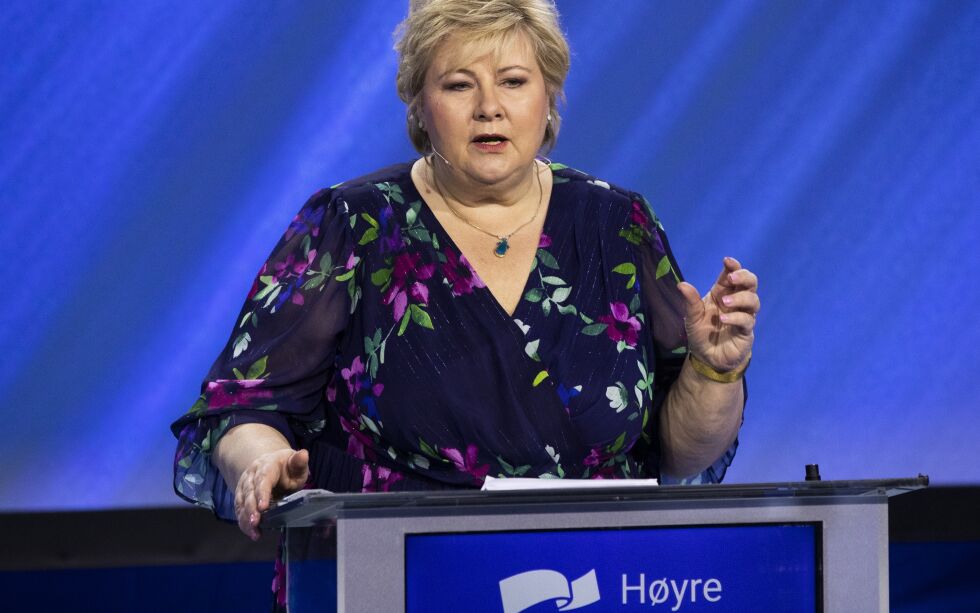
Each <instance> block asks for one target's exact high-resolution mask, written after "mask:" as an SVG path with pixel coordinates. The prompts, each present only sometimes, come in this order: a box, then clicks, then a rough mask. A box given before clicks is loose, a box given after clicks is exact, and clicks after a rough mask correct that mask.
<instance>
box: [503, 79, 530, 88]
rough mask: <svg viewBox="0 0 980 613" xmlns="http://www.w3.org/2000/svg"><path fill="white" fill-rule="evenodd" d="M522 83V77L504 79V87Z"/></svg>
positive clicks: (518, 85)
mask: <svg viewBox="0 0 980 613" xmlns="http://www.w3.org/2000/svg"><path fill="white" fill-rule="evenodd" d="M524 83H525V81H524V79H506V80H504V87H520V86H521V85H524Z"/></svg>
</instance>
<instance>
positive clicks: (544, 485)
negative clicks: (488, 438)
mask: <svg viewBox="0 0 980 613" xmlns="http://www.w3.org/2000/svg"><path fill="white" fill-rule="evenodd" d="M657 485H660V484H659V483H657V480H656V479H528V478H525V477H504V478H498V477H487V479H486V481H484V482H483V487H482V488H481V489H482V490H483V491H485V492H503V491H510V490H568V489H581V488H589V489H613V488H621V487H654V486H657Z"/></svg>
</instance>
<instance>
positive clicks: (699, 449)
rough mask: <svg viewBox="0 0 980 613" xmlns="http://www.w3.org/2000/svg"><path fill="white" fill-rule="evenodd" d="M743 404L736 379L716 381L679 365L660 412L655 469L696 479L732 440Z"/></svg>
mask: <svg viewBox="0 0 980 613" xmlns="http://www.w3.org/2000/svg"><path fill="white" fill-rule="evenodd" d="M744 402H745V396H744V393H743V387H742V381H741V379H739V380H738V381H733V382H731V383H720V382H718V381H713V380H711V379H709V378H707V377H705V376H704V375H701V374H699V373H698V372H697V371H695V370H694V368H693V367H692V366H691V362H690V360H685V361H684V367H683V368H682V369H681V374H680V376H679V377H678V378H677V381H675V382H674V385H673V386H671V389H670V392H669V393H668V395H667V399H666V400H665V401H664V405H663V407H662V408H661V410H660V449H661V453H660V470H661V472H662V473H664V474H666V475H669V476H671V477H675V478H686V477H690V476H692V475H696V474H698V473H700V472H701V471H703V470H704V469H705V468H707V467H708V466H710V465H711V463H712V462H714V461H715V460H717V459H718V458H719V457H720V456H721V455H722V454H723V453H724V452H725V450H726V449H728V448H729V447H730V446H731V444H732V443H733V442H734V441H735V437H736V436H737V435H738V429H739V426H740V425H741V423H742V406H743V404H744Z"/></svg>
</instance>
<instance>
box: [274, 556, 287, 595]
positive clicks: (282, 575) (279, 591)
mask: <svg viewBox="0 0 980 613" xmlns="http://www.w3.org/2000/svg"><path fill="white" fill-rule="evenodd" d="M286 576H287V575H286V565H285V564H284V563H283V561H282V555H277V556H276V565H275V576H274V577H273V578H272V593H274V594H275V595H276V604H278V605H279V606H280V607H283V608H285V607H286V601H287V598H286Z"/></svg>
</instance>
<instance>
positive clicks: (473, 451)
mask: <svg viewBox="0 0 980 613" xmlns="http://www.w3.org/2000/svg"><path fill="white" fill-rule="evenodd" d="M478 452H479V450H478V449H477V448H476V445H474V444H472V443H470V444H469V445H467V446H466V456H465V457H464V456H463V454H462V453H460V451H459V449H451V448H448V447H443V448H441V449H440V450H439V453H441V454H442V455H444V456H446V459H448V460H449V461H450V462H452V463H453V465H455V466H456V469H457V470H459V471H460V472H464V473H466V474H468V475H470V476H471V477H473V478H474V479H476V480H477V481H483V480H484V479H486V476H487V473H488V472H490V465H489V464H483V465H481V466H477V465H476V463H477V460H478V458H477V455H478Z"/></svg>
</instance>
